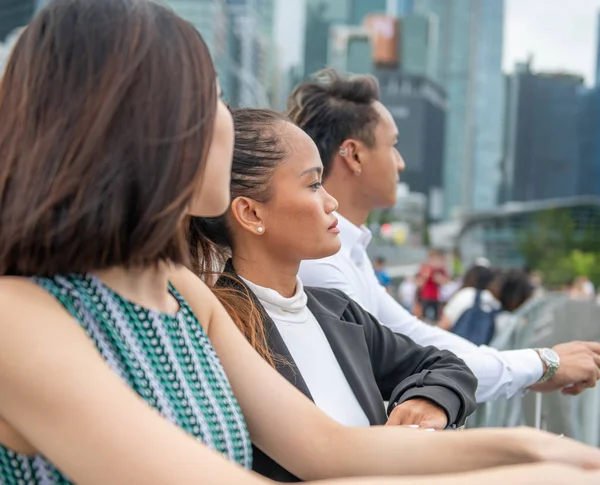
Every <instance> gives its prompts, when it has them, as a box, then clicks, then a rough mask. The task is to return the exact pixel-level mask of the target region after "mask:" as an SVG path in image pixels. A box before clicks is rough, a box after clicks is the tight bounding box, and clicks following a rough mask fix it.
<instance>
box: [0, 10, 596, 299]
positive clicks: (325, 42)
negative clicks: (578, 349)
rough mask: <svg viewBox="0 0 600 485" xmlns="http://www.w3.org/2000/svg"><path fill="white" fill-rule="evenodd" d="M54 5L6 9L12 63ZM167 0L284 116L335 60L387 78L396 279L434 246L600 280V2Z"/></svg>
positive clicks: (461, 259) (380, 217)
mask: <svg viewBox="0 0 600 485" xmlns="http://www.w3.org/2000/svg"><path fill="white" fill-rule="evenodd" d="M99 1H100V0H99ZM45 3H47V0H0V42H3V44H2V47H1V48H0V63H1V64H3V63H4V62H5V60H6V57H7V55H8V53H9V51H10V47H11V44H12V42H14V39H15V37H16V35H17V34H18V31H19V28H20V27H22V26H23V25H25V24H26V23H27V22H28V21H29V19H30V18H31V17H32V15H33V14H34V13H35V11H36V10H37V9H39V8H41V7H42V6H43V5H44V4H45ZM164 3H166V4H168V5H170V6H171V7H172V8H173V9H175V10H176V11H177V12H178V13H179V14H180V15H182V16H183V17H185V18H187V19H188V20H189V21H190V22H192V23H193V24H194V25H195V26H196V27H197V28H198V29H199V30H200V31H201V33H202V35H203V36H204V38H205V39H206V40H207V42H208V44H209V47H210V49H211V52H212V54H213V56H214V58H215V60H216V64H217V66H218V69H219V76H220V83H221V86H222V88H223V91H224V93H225V97H226V99H227V100H228V101H229V102H230V103H231V104H232V105H234V106H257V107H267V106H270V107H272V108H275V109H278V110H281V109H284V107H285V100H286V98H287V96H288V94H289V93H290V92H291V90H292V88H293V87H294V85H295V84H297V83H298V82H300V81H302V80H303V79H306V78H307V77H308V76H310V75H311V74H312V73H314V72H315V71H317V70H319V69H322V68H324V67H326V66H330V67H334V68H337V69H339V70H341V71H344V72H349V73H369V74H372V75H374V76H376V77H377V78H378V79H379V82H380V85H381V90H382V98H383V102H384V104H386V105H387V107H388V108H389V109H390V111H391V112H392V114H393V115H394V117H395V119H396V123H397V124H398V128H399V130H400V139H399V146H398V148H399V151H400V153H401V154H402V155H403V157H404V159H405V162H406V165H407V169H406V171H405V172H404V173H403V174H402V176H401V179H402V183H401V184H400V185H399V187H398V193H399V198H398V203H397V205H396V207H394V208H392V209H389V210H385V211H381V212H380V213H377V214H374V215H373V216H372V217H371V219H370V226H371V229H372V230H373V232H374V234H375V236H376V242H375V243H374V245H373V246H372V247H371V249H370V251H371V254H372V256H374V257H376V256H382V257H384V258H385V260H386V265H387V271H388V273H389V275H390V276H391V278H392V279H393V280H394V282H395V283H398V282H399V278H402V277H404V276H407V275H409V274H411V273H414V272H415V271H416V268H418V265H420V264H421V263H422V262H423V261H424V260H425V258H426V248H428V247H434V248H436V249H441V250H443V251H445V252H447V254H448V255H450V256H451V257H450V258H449V260H450V262H449V269H450V270H451V271H452V272H453V273H455V274H456V276H459V275H460V273H461V271H462V269H463V268H465V267H467V266H469V265H471V264H473V262H475V261H476V260H477V259H478V258H482V257H483V258H487V259H488V260H489V261H490V262H491V264H493V265H495V266H498V267H502V268H514V267H527V268H529V269H530V270H536V271H539V273H540V274H541V275H543V280H544V284H545V285H546V286H549V287H551V288H552V289H558V288H561V287H564V286H565V285H569V284H570V283H571V282H573V281H574V279H575V278H576V277H578V276H586V277H589V279H590V280H591V281H592V282H593V283H594V284H595V286H598V285H600V237H598V236H600V208H599V203H600V199H599V198H598V197H599V196H600V88H599V85H600V84H599V83H600V79H598V77H599V75H598V71H599V69H600V68H599V66H598V59H599V56H600V50H599V44H600V37H599V34H598V18H599V12H600V0H165V1H164ZM559 227H560V231H558V230H557V228H559ZM534 236H535V237H534Z"/></svg>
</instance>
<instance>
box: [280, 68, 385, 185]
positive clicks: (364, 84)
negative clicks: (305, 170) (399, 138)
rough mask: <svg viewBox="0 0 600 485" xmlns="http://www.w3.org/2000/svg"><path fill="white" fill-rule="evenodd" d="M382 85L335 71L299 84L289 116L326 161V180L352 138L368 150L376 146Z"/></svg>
mask: <svg viewBox="0 0 600 485" xmlns="http://www.w3.org/2000/svg"><path fill="white" fill-rule="evenodd" d="M379 98H380V92H379V83H378V82H377V79H376V78H374V77H373V76H369V75H354V76H350V77H343V76H342V75H341V74H339V73H338V72H337V71H335V70H334V69H325V70H323V71H319V72H317V73H316V74H315V75H314V80H313V81H308V82H305V83H302V84H300V85H298V86H297V87H296V88H295V89H294V91H293V92H292V94H291V95H290V97H289V98H288V102H287V114H288V116H289V118H290V120H292V122H294V123H295V124H296V125H298V126H299V127H300V128H302V129H303V130H304V131H305V132H306V133H307V134H308V136H310V137H311V138H312V139H313V141H314V142H315V144H316V145H317V148H318V149H319V154H320V155H321V160H322V161H323V177H324V178H326V177H327V176H328V175H329V173H330V171H331V166H332V163H333V160H334V158H335V154H336V152H337V151H338V150H339V147H340V145H341V144H342V143H344V141H346V140H347V139H348V138H356V139H358V140H361V141H362V142H364V143H365V144H366V145H367V146H368V147H373V146H374V145H375V134H374V128H375V125H376V124H377V122H378V121H379V115H378V113H377V111H376V110H375V108H374V107H373V103H374V102H375V101H379Z"/></svg>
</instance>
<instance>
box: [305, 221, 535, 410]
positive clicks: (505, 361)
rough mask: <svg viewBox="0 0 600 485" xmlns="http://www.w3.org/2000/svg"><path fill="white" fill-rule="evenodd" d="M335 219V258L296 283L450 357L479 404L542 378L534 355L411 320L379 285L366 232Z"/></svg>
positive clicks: (313, 266)
mask: <svg viewBox="0 0 600 485" xmlns="http://www.w3.org/2000/svg"><path fill="white" fill-rule="evenodd" d="M338 217H339V224H338V227H339V228H340V231H341V232H340V238H341V241H342V248H341V250H340V251H339V252H338V253H337V254H335V255H334V256H330V257H328V258H324V259H320V260H314V261H303V262H302V264H301V266H300V277H301V279H302V281H303V283H304V284H305V285H307V286H321V287H325V288H338V289H340V290H342V291H344V292H345V293H346V294H347V295H348V296H350V297H351V298H353V299H354V300H355V301H356V302H358V303H359V304H360V305H361V306H362V307H363V308H364V309H365V310H367V311H368V312H370V313H371V314H372V315H374V316H375V317H376V318H377V319H378V320H379V321H380V322H381V323H382V324H383V325H385V326H387V327H389V328H390V329H391V330H393V331H394V332H397V333H401V334H404V335H406V336H408V337H410V338H411V339H413V340H414V341H415V342H417V343H418V344H420V345H423V346H427V345H433V346H435V347H437V348H439V349H446V350H450V351H452V352H454V353H455V354H456V355H458V356H459V357H460V358H461V359H463V360H464V361H465V363H466V364H467V365H468V366H469V367H470V368H471V370H472V371H473V373H474V374H475V375H476V377H477V379H478V380H479V385H478V388H477V394H476V397H477V401H478V402H485V401H493V400H496V399H499V398H509V397H512V396H514V395H515V394H517V393H518V392H519V391H521V390H522V389H525V388H527V387H529V386H531V385H532V384H534V383H536V382H537V381H538V380H539V379H540V378H541V377H542V374H543V366H542V362H541V360H540V358H539V356H538V354H537V352H535V351H534V350H531V349H527V350H510V351H504V352H499V351H497V350H495V349H492V348H490V347H486V346H481V347H477V346H476V345H474V344H472V343H471V342H469V341H467V340H465V339H463V338H461V337H459V336H457V335H454V334H452V333H450V332H447V331H445V330H442V329H440V328H438V327H432V326H430V325H427V324H426V323H423V322H421V321H420V320H419V319H417V318H416V317H415V316H413V315H411V314H410V313H409V312H408V311H406V310H405V309H404V308H403V307H402V306H401V305H400V304H399V303H398V302H397V301H396V300H394V298H392V296H390V295H389V294H388V292H387V291H385V288H383V287H382V286H381V285H380V284H379V282H378V281H377V277H376V276H375V273H374V271H373V266H372V264H371V261H370V259H369V257H368V255H367V251H366V248H367V246H368V244H369V242H370V241H371V233H370V231H369V230H368V229H367V228H366V227H364V226H363V227H360V228H359V227H356V226H355V225H353V224H352V223H351V222H350V221H348V220H347V219H345V218H344V217H342V216H340V215H339V214H338Z"/></svg>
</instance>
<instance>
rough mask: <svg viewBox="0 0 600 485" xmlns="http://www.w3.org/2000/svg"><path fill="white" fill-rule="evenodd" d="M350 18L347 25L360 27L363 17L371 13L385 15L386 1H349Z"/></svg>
mask: <svg viewBox="0 0 600 485" xmlns="http://www.w3.org/2000/svg"><path fill="white" fill-rule="evenodd" d="M349 2H350V17H349V18H348V23H350V24H351V25H361V24H362V23H363V21H364V20H365V17H366V16H367V15H369V14H373V13H386V11H387V0H349Z"/></svg>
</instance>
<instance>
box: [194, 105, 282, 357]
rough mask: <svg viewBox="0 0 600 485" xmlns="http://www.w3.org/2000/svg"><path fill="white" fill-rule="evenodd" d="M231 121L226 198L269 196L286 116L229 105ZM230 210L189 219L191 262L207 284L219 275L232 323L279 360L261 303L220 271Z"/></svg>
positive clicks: (228, 241) (228, 244) (227, 252)
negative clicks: (232, 139) (270, 341)
mask: <svg viewBox="0 0 600 485" xmlns="http://www.w3.org/2000/svg"><path fill="white" fill-rule="evenodd" d="M232 116H233V123H234V126H235V149H234V153H233V163H232V168H231V185H230V191H231V200H234V199H235V198H236V197H249V198H252V199H254V200H258V201H260V202H267V201H268V200H269V198H270V196H271V193H270V190H269V181H270V179H271V176H272V174H273V171H274V170H275V168H277V166H278V165H279V164H280V163H282V162H283V161H284V160H285V159H286V158H287V156H288V150H287V149H286V148H287V147H285V146H284V144H283V143H282V139H281V129H280V126H281V124H282V123H285V122H286V121H287V119H286V117H285V116H283V115H281V114H279V113H276V112H274V111H270V110H264V109H234V110H232ZM229 221H230V214H229V213H227V214H224V215H223V216H221V217H212V218H193V219H192V223H191V227H190V235H189V240H190V246H191V252H192V264H193V266H194V269H195V271H196V272H197V274H198V275H200V277H201V278H203V279H204V280H205V281H206V282H207V283H208V284H212V283H214V280H215V276H216V275H217V274H219V276H220V278H221V279H220V281H219V284H218V285H216V286H214V287H213V291H214V293H215V294H216V295H217V298H218V299H219V300H220V301H221V303H222V304H223V306H224V307H225V309H226V310H227V312H228V313H229V315H230V316H231V318H232V319H233V321H234V322H235V324H236V325H237V326H238V328H239V329H240V330H241V331H242V333H243V334H244V335H245V337H246V339H247V340H248V341H249V342H250V343H251V344H252V346H253V347H254V348H255V349H256V350H257V352H258V353H259V354H260V355H261V356H262V357H263V358H264V359H265V360H267V361H268V362H269V363H270V364H271V365H273V366H275V364H276V363H281V362H283V361H282V360H281V358H280V357H278V356H277V355H274V354H273V353H272V352H271V351H270V348H269V345H268V341H267V336H266V333H265V330H264V326H263V319H264V314H263V310H262V308H261V307H260V306H259V305H257V301H256V299H255V297H254V295H252V294H251V293H250V292H249V290H248V289H247V288H246V287H245V285H243V284H242V282H241V281H240V280H239V278H238V277H237V276H235V275H228V274H224V275H220V270H221V269H222V267H223V264H224V263H225V262H226V261H227V260H228V259H229V257H230V256H231V253H232V251H234V250H235V248H234V247H233V239H232V234H231V229H230V225H229V224H230V222H229Z"/></svg>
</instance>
